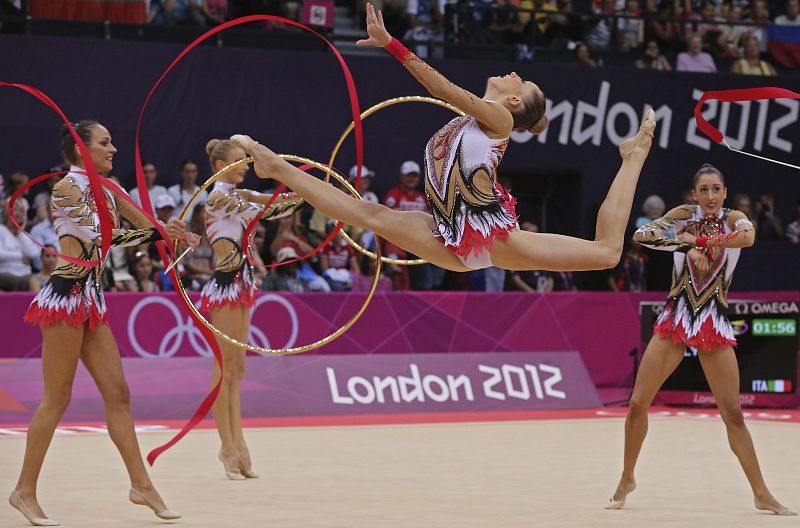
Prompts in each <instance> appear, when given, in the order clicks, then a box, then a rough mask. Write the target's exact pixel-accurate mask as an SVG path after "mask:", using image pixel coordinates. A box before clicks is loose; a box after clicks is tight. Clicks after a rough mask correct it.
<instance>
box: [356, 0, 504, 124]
mask: <svg viewBox="0 0 800 528" xmlns="http://www.w3.org/2000/svg"><path fill="white" fill-rule="evenodd" d="M367 33H368V34H369V38H368V39H364V40H359V41H358V42H357V43H356V44H358V45H359V46H376V47H380V48H385V49H386V51H388V52H389V53H391V54H392V55H393V56H394V57H395V58H396V59H397V60H399V61H400V62H401V63H402V64H403V66H405V67H406V69H407V70H408V71H409V72H410V73H411V75H413V76H414V77H415V78H416V79H417V80H418V81H419V82H420V83H421V84H422V85H423V86H424V87H425V88H426V89H427V90H428V92H430V94H431V95H432V96H434V97H438V98H439V99H443V100H445V101H447V102H448V103H450V104H452V105H453V106H455V107H457V108H459V109H460V110H463V111H464V112H466V113H468V114H469V115H471V116H472V117H474V118H475V119H477V120H478V122H479V123H480V124H481V125H483V126H484V127H486V128H487V129H488V130H489V131H491V133H492V135H494V136H499V137H508V136H510V135H511V132H512V128H513V125H514V118H513V117H512V115H511V112H510V111H509V110H508V109H507V108H506V107H505V106H503V105H501V104H499V103H493V102H489V101H485V100H483V99H481V98H480V97H478V96H477V95H475V94H473V93H470V92H468V91H467V90H464V89H463V88H461V87H459V86H456V85H455V84H453V83H452V82H450V81H448V80H447V78H445V76H444V75H442V74H441V73H439V72H438V71H436V70H435V69H433V68H431V67H430V66H428V64H427V63H425V61H423V60H422V59H420V58H419V57H417V56H416V55H414V54H413V53H411V52H410V51H409V50H408V49H406V47H405V46H403V45H402V44H401V43H400V42H399V41H397V40H396V39H393V38H392V36H391V35H389V32H388V31H386V27H385V26H384V25H383V15H382V14H381V12H380V11H378V12H377V13H376V12H375V8H374V7H373V6H372V4H367Z"/></svg>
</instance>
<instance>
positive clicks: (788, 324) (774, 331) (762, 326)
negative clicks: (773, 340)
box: [753, 319, 797, 336]
mask: <svg viewBox="0 0 800 528" xmlns="http://www.w3.org/2000/svg"><path fill="white" fill-rule="evenodd" d="M753 335H754V336H794V335H797V321H795V320H794V319H753Z"/></svg>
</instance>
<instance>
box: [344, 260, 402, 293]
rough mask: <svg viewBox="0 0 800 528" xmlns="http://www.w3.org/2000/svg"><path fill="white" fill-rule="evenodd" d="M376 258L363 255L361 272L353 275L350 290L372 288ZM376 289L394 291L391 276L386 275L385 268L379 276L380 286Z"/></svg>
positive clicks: (363, 290)
mask: <svg viewBox="0 0 800 528" xmlns="http://www.w3.org/2000/svg"><path fill="white" fill-rule="evenodd" d="M375 264H376V260H375V259H371V258H369V257H367V256H366V255H364V256H362V258H361V263H360V264H359V269H361V270H362V271H361V273H357V274H355V275H353V284H352V286H351V288H350V291H358V292H366V291H369V290H370V288H372V279H373V276H374V275H375ZM375 291H392V281H391V279H390V278H389V277H387V276H386V275H384V273H383V268H381V273H380V277H379V278H378V286H377V288H375Z"/></svg>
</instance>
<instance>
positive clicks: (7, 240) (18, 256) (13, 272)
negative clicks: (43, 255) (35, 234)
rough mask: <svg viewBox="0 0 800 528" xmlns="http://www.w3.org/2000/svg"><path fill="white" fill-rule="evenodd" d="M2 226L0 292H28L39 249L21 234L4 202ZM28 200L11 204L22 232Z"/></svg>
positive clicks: (0, 226) (0, 235)
mask: <svg viewBox="0 0 800 528" xmlns="http://www.w3.org/2000/svg"><path fill="white" fill-rule="evenodd" d="M0 207H2V210H3V224H2V225H0V290H3V291H26V290H30V289H32V282H33V279H32V277H31V273H32V270H31V264H32V263H33V261H34V260H35V259H36V258H37V257H38V256H39V247H38V246H37V245H36V244H34V243H33V242H32V241H31V240H30V239H29V238H28V237H27V236H25V234H24V233H22V232H21V231H20V230H19V229H17V226H16V225H14V222H13V221H12V220H11V215H9V213H8V201H3V202H2V203H0ZM27 214H28V201H27V200H26V199H25V198H20V199H18V200H17V201H16V202H15V203H14V219H16V221H17V223H18V224H19V225H20V226H21V227H22V228H23V229H24V228H25V222H26V220H27Z"/></svg>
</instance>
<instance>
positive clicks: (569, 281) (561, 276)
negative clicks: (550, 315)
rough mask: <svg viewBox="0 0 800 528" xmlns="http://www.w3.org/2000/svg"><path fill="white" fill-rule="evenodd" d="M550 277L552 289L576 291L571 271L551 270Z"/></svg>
mask: <svg viewBox="0 0 800 528" xmlns="http://www.w3.org/2000/svg"><path fill="white" fill-rule="evenodd" d="M550 277H552V279H553V291H578V287H577V286H576V285H575V277H574V275H573V274H572V272H571V271H553V272H550Z"/></svg>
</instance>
